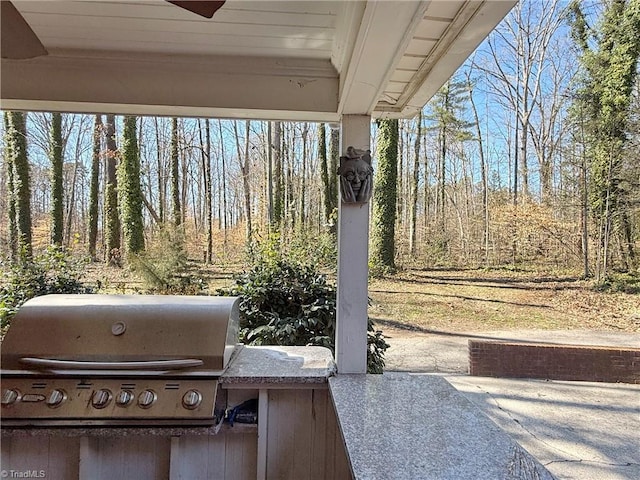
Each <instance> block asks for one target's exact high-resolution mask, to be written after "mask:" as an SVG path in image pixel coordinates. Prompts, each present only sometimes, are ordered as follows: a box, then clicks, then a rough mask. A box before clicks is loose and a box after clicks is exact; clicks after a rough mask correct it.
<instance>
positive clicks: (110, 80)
mask: <svg viewBox="0 0 640 480" xmlns="http://www.w3.org/2000/svg"><path fill="white" fill-rule="evenodd" d="M13 3H14V5H15V6H16V8H17V9H18V10H19V11H20V12H21V13H22V15H23V17H24V18H25V20H26V21H27V23H28V24H29V25H30V26H31V28H32V29H33V30H34V32H35V33H36V34H37V36H38V37H39V39H40V40H41V42H42V43H43V45H44V46H45V48H46V49H47V50H48V52H49V55H47V56H43V57H38V58H35V59H30V60H8V59H2V69H1V83H0V86H1V93H2V105H1V107H2V108H3V109H24V110H61V111H81V112H101V113H107V112H113V113H134V114H157V115H188V116H216V117H232V118H264V119H289V120H302V119H304V120H316V121H338V120H339V119H340V116H341V115H343V114H351V113H353V114H371V115H373V116H384V117H409V116H413V115H414V114H415V113H416V112H417V110H418V109H420V108H421V107H422V106H423V105H424V104H425V103H426V102H427V101H428V100H429V98H430V97H431V96H432V95H433V94H434V93H435V92H436V91H437V89H438V88H439V87H440V86H441V85H442V84H443V83H444V82H445V81H446V80H447V79H448V78H449V76H450V75H451V74H452V73H453V72H454V71H455V70H456V68H457V67H458V66H459V65H460V64H461V63H462V62H463V61H464V60H465V59H466V58H467V57H468V55H469V54H470V53H471V52H472V51H473V49H474V48H475V47H476V46H477V45H478V44H479V43H480V42H481V41H482V40H483V39H484V38H485V37H486V35H487V34H488V33H489V32H490V31H491V30H492V29H493V28H494V27H495V25H496V24H497V23H498V22H499V21H500V20H501V19H502V18H503V17H504V15H506V13H507V12H508V11H509V10H510V9H511V7H512V6H513V5H514V4H515V0H491V1H464V0H440V1H417V0H411V1H401V0H393V1H294V0H287V1H278V2H273V1H268V0H258V1H246V0H228V1H227V2H226V3H225V4H224V6H223V7H222V8H221V9H220V10H218V11H217V12H216V13H215V15H214V17H213V18H212V19H206V18H202V17H199V16H197V15H195V14H193V13H191V12H188V11H186V10H183V9H181V8H179V7H177V6H175V5H172V4H170V3H168V2H165V1H163V0H129V1H121V0H112V1H99V0H91V1H62V0H55V1H33V0H28V1H24V0H22V1H21V0H15V1H14V2H13Z"/></svg>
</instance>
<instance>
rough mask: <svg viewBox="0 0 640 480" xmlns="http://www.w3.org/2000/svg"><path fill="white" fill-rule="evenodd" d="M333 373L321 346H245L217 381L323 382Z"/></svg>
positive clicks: (326, 351) (259, 384)
mask: <svg viewBox="0 0 640 480" xmlns="http://www.w3.org/2000/svg"><path fill="white" fill-rule="evenodd" d="M335 372H336V365H335V363H334V361H333V355H332V354H331V351H330V350H329V349H328V348H325V347H279V346H262V347H254V346H245V347H243V348H241V349H240V351H239V352H238V354H237V355H236V357H235V358H234V359H233V361H232V362H231V365H229V368H227V370H226V372H225V373H224V374H223V375H222V376H221V377H220V384H221V385H222V386H223V387H224V386H231V385H233V384H244V385H247V384H249V385H256V387H258V388H259V387H264V388H269V385H272V384H309V383H324V384H326V383H327V380H328V379H329V377H331V376H333V375H334V374H335Z"/></svg>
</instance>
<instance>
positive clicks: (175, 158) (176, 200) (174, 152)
mask: <svg viewBox="0 0 640 480" xmlns="http://www.w3.org/2000/svg"><path fill="white" fill-rule="evenodd" d="M171 204H172V206H173V223H174V224H175V225H180V224H181V223H182V209H181V207H180V155H179V149H178V119H177V118H175V117H173V118H172V119H171Z"/></svg>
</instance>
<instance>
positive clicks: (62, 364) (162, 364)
mask: <svg viewBox="0 0 640 480" xmlns="http://www.w3.org/2000/svg"><path fill="white" fill-rule="evenodd" d="M20 363H23V364H25V365H29V366H31V367H36V368H40V369H47V370H48V369H67V370H179V369H182V368H194V367H201V366H202V365H204V362H203V361H202V360H200V359H197V358H182V359H178V360H145V361H140V362H90V361H80V360H56V359H51V358H35V357H22V358H21V359H20Z"/></svg>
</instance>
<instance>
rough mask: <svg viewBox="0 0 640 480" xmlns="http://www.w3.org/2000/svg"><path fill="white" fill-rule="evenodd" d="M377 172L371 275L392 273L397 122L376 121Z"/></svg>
mask: <svg viewBox="0 0 640 480" xmlns="http://www.w3.org/2000/svg"><path fill="white" fill-rule="evenodd" d="M376 156H377V157H378V158H377V160H378V161H377V168H376V172H375V175H374V188H373V221H372V223H373V225H372V232H371V260H372V262H371V263H372V265H373V267H372V273H373V274H374V275H376V274H384V273H392V272H394V271H395V268H396V266H395V223H396V201H397V176H398V120H379V121H378V142H377V145H376Z"/></svg>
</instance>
